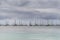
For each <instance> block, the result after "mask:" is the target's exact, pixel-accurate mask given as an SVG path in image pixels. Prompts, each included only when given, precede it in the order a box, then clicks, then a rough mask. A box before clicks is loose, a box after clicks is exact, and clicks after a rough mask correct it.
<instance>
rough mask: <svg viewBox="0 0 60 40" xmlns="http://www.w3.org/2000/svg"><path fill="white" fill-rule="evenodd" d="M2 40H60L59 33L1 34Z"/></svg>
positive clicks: (0, 39)
mask: <svg viewBox="0 0 60 40" xmlns="http://www.w3.org/2000/svg"><path fill="white" fill-rule="evenodd" d="M0 40H60V35H59V34H58V33H0Z"/></svg>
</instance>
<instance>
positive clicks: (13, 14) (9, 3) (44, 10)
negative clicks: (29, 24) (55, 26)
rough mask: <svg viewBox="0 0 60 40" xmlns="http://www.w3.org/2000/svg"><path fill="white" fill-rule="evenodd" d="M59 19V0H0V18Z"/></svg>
mask: <svg viewBox="0 0 60 40" xmlns="http://www.w3.org/2000/svg"><path fill="white" fill-rule="evenodd" d="M35 18H37V19H54V20H55V19H60V0H0V19H1V20H6V19H11V20H12V19H22V20H33V19H35Z"/></svg>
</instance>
